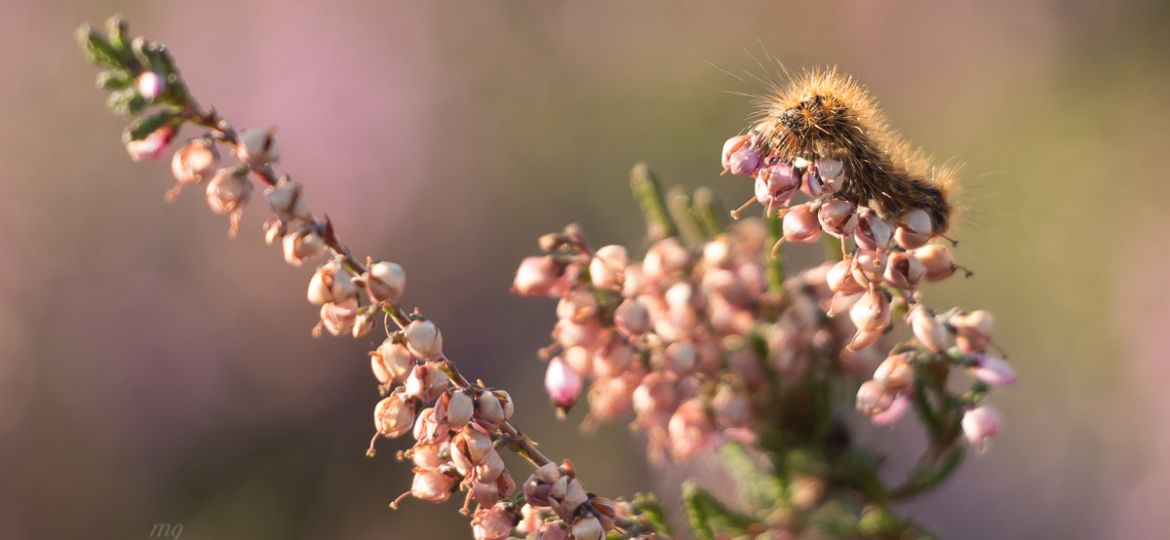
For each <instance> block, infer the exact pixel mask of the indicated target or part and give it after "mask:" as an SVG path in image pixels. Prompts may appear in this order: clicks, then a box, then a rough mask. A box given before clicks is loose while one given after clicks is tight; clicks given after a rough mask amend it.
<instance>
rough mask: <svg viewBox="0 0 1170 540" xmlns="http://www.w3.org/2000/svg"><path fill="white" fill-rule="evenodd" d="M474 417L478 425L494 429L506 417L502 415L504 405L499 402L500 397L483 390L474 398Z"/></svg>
mask: <svg viewBox="0 0 1170 540" xmlns="http://www.w3.org/2000/svg"><path fill="white" fill-rule="evenodd" d="M475 408H476V411H475V418H476V420H478V421H479V423H480V425H482V426H483V427H485V428H487V429H495V428H496V427H498V426H499V425H500V424H501V423H503V422H504V420H507V417H505V416H504V406H503V404H501V403H500V398H498V397H496V395H495V394H493V393H491V392H483V393H481V394H480V395H479V398H477V399H476V407H475Z"/></svg>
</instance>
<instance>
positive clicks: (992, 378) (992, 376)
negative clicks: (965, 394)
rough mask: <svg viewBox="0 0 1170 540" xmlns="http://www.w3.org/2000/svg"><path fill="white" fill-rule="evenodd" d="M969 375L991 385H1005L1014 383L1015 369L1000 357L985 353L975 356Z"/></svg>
mask: <svg viewBox="0 0 1170 540" xmlns="http://www.w3.org/2000/svg"><path fill="white" fill-rule="evenodd" d="M971 375H973V376H975V378H976V379H979V380H980V381H983V382H985V383H987V384H990V385H992V386H1007V385H1012V384H1015V383H1016V370H1014V369H1012V365H1011V364H1009V363H1007V361H1006V360H1004V359H1002V358H998V357H995V356H991V355H987V354H980V355H978V356H976V357H975V364H974V365H973V366H971Z"/></svg>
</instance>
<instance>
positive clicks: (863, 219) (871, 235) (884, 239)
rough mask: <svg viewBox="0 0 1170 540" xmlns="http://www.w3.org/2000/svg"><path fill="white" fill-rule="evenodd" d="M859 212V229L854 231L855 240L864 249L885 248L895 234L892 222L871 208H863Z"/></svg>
mask: <svg viewBox="0 0 1170 540" xmlns="http://www.w3.org/2000/svg"><path fill="white" fill-rule="evenodd" d="M857 214H858V219H859V221H858V222H857V229H856V230H854V231H853V241H854V242H857V247H858V248H859V249H861V250H864V251H875V250H879V249H885V247H886V246H887V245H888V244H889V243H890V237H891V236H892V235H893V230H892V229H890V224H889V223H886V221H885V220H883V219H882V218H881V217H880V216H878V215H877V213H876V212H874V211H873V210H870V209H869V208H862V209H860V210H858V211H857Z"/></svg>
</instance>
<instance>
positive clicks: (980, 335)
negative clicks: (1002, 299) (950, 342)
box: [949, 309, 995, 354]
mask: <svg viewBox="0 0 1170 540" xmlns="http://www.w3.org/2000/svg"><path fill="white" fill-rule="evenodd" d="M949 322H950V323H951V326H953V327H954V328H955V331H956V332H957V333H958V336H957V337H955V344H956V345H958V346H959V349H960V350H962V351H963V352H964V353H967V354H979V353H982V352H983V351H985V350H987V347H988V346H989V345H991V331H992V328H993V327H994V324H995V321H994V319H993V318H992V316H991V313H989V312H987V311H984V310H982V309H979V310H975V311H972V312H970V313H961V314H958V315H955V316H953V317H951V319H950V321H949Z"/></svg>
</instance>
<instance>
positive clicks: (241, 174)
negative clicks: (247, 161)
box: [207, 167, 252, 236]
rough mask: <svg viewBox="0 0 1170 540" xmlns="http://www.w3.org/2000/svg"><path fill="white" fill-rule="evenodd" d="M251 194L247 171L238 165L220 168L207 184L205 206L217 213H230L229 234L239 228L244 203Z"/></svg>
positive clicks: (233, 234) (233, 233) (246, 202)
mask: <svg viewBox="0 0 1170 540" xmlns="http://www.w3.org/2000/svg"><path fill="white" fill-rule="evenodd" d="M251 196H252V182H251V181H249V180H248V176H247V171H245V170H243V169H240V168H238V167H235V168H231V169H220V170H219V171H217V172H216V173H215V176H214V177H213V178H212V179H211V182H208V184H207V206H209V207H211V211H212V212H215V213H217V214H231V215H232V217H231V223H232V225H231V234H232V236H235V234H236V232H237V231H238V230H239V223H240V218H241V217H242V216H243V211H244V205H246V204H248V199H249V198H251Z"/></svg>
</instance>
